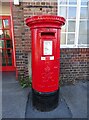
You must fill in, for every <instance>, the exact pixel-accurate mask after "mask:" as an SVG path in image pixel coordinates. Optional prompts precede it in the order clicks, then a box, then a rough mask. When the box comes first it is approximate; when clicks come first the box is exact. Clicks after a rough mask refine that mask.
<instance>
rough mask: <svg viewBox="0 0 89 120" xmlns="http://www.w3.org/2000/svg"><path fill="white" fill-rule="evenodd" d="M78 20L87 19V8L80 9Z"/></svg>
mask: <svg viewBox="0 0 89 120" xmlns="http://www.w3.org/2000/svg"><path fill="white" fill-rule="evenodd" d="M80 18H83V19H86V18H88V8H87V7H81V11H80Z"/></svg>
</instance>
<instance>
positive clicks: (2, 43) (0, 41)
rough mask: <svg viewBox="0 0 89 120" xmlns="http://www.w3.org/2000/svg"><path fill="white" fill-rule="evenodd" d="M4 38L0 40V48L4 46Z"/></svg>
mask: <svg viewBox="0 0 89 120" xmlns="http://www.w3.org/2000/svg"><path fill="white" fill-rule="evenodd" d="M4 47H5V46H4V40H0V48H4Z"/></svg>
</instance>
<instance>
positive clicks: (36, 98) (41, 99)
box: [32, 89, 59, 112]
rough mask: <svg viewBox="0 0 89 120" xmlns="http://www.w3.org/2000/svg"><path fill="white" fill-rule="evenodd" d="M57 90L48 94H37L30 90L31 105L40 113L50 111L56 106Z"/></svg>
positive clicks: (57, 100) (57, 99)
mask: <svg viewBox="0 0 89 120" xmlns="http://www.w3.org/2000/svg"><path fill="white" fill-rule="evenodd" d="M58 102H59V89H58V90H57V91H55V92H50V93H39V92H37V91H35V90H34V89H32V104H33V107H35V108H36V109H37V110H39V111H41V112H46V111H51V110H53V109H55V108H56V107H57V106H58Z"/></svg>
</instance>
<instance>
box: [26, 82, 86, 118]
mask: <svg viewBox="0 0 89 120" xmlns="http://www.w3.org/2000/svg"><path fill="white" fill-rule="evenodd" d="M59 95H60V98H61V99H60V100H59V105H58V107H57V108H56V109H54V110H53V111H50V112H40V111H37V110H36V109H35V108H34V107H33V106H32V100H31V99H32V98H31V91H30V97H29V100H28V103H27V109H26V118H87V83H83V82H79V83H76V84H75V85H71V86H65V87H61V89H60V94H59Z"/></svg>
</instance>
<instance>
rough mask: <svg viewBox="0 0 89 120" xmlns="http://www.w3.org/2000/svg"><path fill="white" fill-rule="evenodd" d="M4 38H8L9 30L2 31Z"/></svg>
mask: <svg viewBox="0 0 89 120" xmlns="http://www.w3.org/2000/svg"><path fill="white" fill-rule="evenodd" d="M4 34H5V38H10V32H9V30H4Z"/></svg>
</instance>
